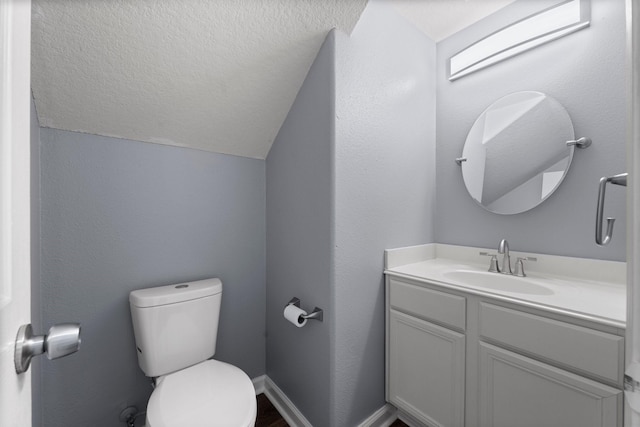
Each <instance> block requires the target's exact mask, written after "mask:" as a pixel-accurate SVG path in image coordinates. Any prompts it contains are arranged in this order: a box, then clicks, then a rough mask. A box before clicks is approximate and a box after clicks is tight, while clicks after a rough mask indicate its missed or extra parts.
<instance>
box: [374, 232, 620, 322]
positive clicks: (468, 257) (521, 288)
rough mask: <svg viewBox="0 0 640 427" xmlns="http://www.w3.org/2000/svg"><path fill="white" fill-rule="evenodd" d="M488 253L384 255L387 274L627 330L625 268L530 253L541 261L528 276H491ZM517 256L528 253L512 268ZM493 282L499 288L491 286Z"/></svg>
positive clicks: (446, 249) (417, 250)
mask: <svg viewBox="0 0 640 427" xmlns="http://www.w3.org/2000/svg"><path fill="white" fill-rule="evenodd" d="M484 251H487V250H485V249H480V248H468V247H459V246H452V245H440V244H432V245H422V246H419V247H418V246H416V247H411V248H402V249H394V250H390V251H386V253H385V256H386V259H385V266H386V268H385V273H386V274H387V275H389V276H391V277H398V278H406V279H411V280H415V281H419V282H426V283H430V284H433V285H437V286H442V287H444V288H448V289H452V290H457V291H462V292H466V293H470V294H474V295H480V296H485V297H490V298H493V299H498V300H502V301H507V302H512V303H516V304H520V305H524V306H528V307H533V308H537V309H542V310H545V311H550V312H555V313H560V314H563V315H567V316H571V317H575V318H579V319H585V320H589V321H594V322H598V323H601V324H605V325H609V326H613V327H616V328H624V327H625V325H626V304H627V303H626V280H625V270H626V268H625V263H623V262H615V261H601V260H588V259H583V258H569V257H558V256H552V255H540V254H529V256H531V255H534V257H535V258H536V261H535V262H530V263H527V262H526V261H525V265H526V266H527V264H531V265H528V266H527V267H529V268H528V270H527V269H525V271H526V273H527V277H524V278H521V277H516V276H507V275H503V274H500V273H489V272H487V268H488V266H489V258H487V257H484V256H481V255H479V253H480V252H484ZM492 253H495V250H494V251H492ZM516 255H517V256H524V255H525V254H520V253H515V252H512V263H513V261H514V260H515V259H516V258H515V257H516ZM499 259H501V256H499ZM494 283H495V284H496V285H497V286H492V285H493V284H494ZM512 285H513V287H512ZM529 289H530V290H531V291H529Z"/></svg>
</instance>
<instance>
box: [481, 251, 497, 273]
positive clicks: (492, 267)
mask: <svg viewBox="0 0 640 427" xmlns="http://www.w3.org/2000/svg"><path fill="white" fill-rule="evenodd" d="M480 255H482V256H490V257H491V259H490V260H489V270H488V271H489V272H491V273H500V267H499V266H498V256H497V255H496V254H491V253H489V252H480Z"/></svg>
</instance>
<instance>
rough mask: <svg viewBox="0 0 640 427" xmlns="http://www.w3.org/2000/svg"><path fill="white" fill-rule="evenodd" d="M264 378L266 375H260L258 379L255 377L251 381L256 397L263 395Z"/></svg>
mask: <svg viewBox="0 0 640 427" xmlns="http://www.w3.org/2000/svg"><path fill="white" fill-rule="evenodd" d="M266 377H267V376H266V375H260V376H259V377H255V378H253V379H252V380H251V382H252V383H253V388H255V389H256V396H257V395H259V394H262V393H264V379H265V378H266Z"/></svg>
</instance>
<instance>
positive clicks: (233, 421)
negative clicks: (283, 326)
mask: <svg viewBox="0 0 640 427" xmlns="http://www.w3.org/2000/svg"><path fill="white" fill-rule="evenodd" d="M256 410H257V409H256V396H255V390H254V388H253V384H252V383H251V380H250V379H249V377H248V376H247V375H246V374H245V373H244V372H243V371H242V370H240V369H238V368H236V367H235V366H233V365H229V364H228V363H224V362H219V361H217V360H207V361H206V362H202V363H199V364H197V365H195V366H191V367H189V368H186V369H183V370H181V371H178V372H175V373H172V374H169V375H165V376H163V377H161V378H159V379H158V380H157V383H156V388H155V390H154V391H153V393H152V394H151V398H150V399H149V404H148V405H147V427H176V426H190V427H197V426H207V427H209V426H211V427H213V426H215V427H229V426H234V427H235V426H237V427H253V425H254V424H255V421H256Z"/></svg>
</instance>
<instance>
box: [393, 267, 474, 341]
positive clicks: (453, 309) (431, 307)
mask: <svg viewBox="0 0 640 427" xmlns="http://www.w3.org/2000/svg"><path fill="white" fill-rule="evenodd" d="M389 288H390V289H389V303H390V304H391V307H393V308H395V309H396V310H400V311H403V312H405V313H409V314H411V315H413V316H416V317H419V318H422V319H427V320H430V321H432V322H436V323H439V324H442V325H445V326H449V327H452V328H454V329H458V330H461V331H464V330H465V308H466V299H465V298H464V297H461V296H458V295H451V294H447V293H445V292H439V291H435V290H433V289H428V288H423V287H420V286H416V285H412V284H409V283H405V282H401V281H399V280H395V279H391V280H390V286H389Z"/></svg>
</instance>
